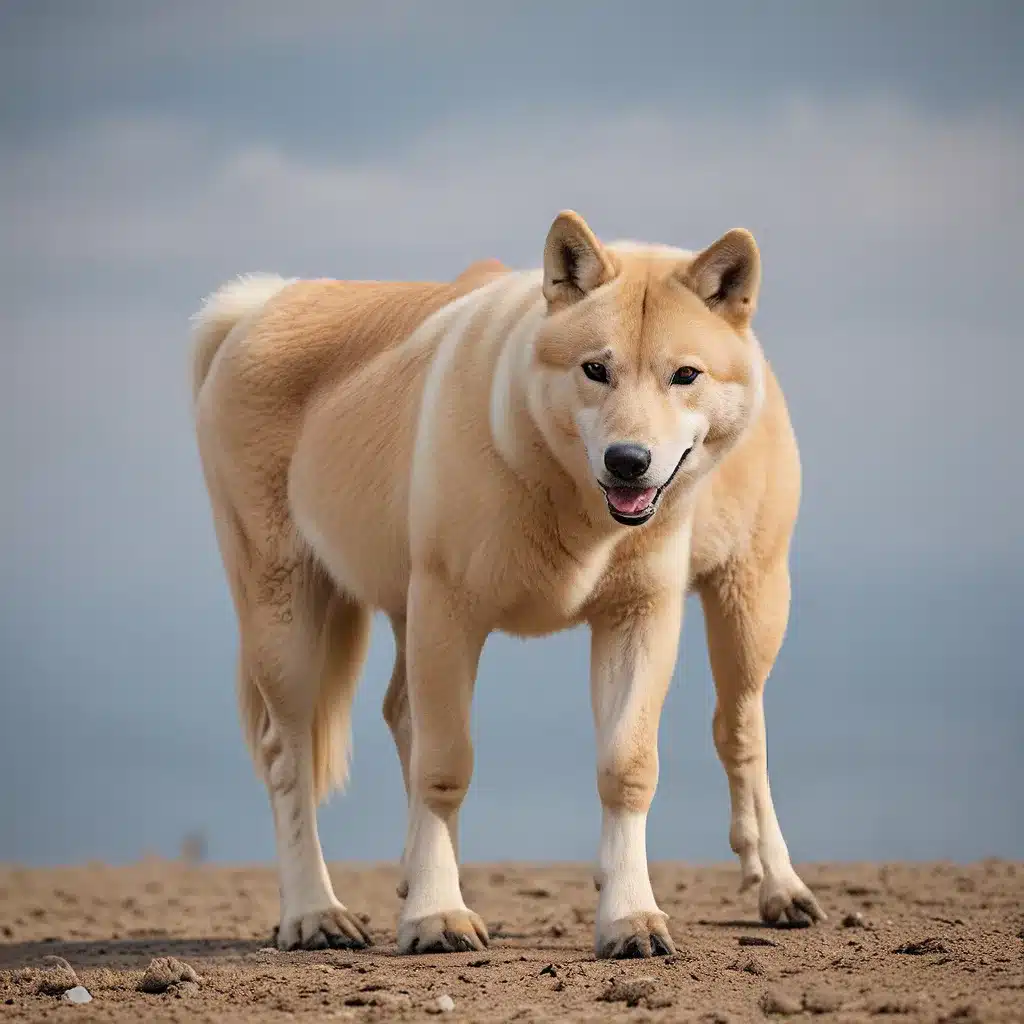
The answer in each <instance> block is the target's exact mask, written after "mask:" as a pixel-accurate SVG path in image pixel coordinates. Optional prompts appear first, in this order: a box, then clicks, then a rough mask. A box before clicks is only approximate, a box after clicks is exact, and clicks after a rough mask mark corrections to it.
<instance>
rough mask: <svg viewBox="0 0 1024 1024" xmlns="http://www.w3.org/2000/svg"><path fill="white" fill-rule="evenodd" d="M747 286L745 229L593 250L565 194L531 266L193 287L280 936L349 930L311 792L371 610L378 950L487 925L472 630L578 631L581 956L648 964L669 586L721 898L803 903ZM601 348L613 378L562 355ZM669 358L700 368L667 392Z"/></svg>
mask: <svg viewBox="0 0 1024 1024" xmlns="http://www.w3.org/2000/svg"><path fill="white" fill-rule="evenodd" d="M759 280H760V263H759V256H758V253H757V248H756V246H755V244H754V242H753V239H752V238H751V237H750V236H749V235H748V234H747V233H746V232H741V231H733V232H729V233H728V234H727V235H725V236H723V238H722V239H720V240H719V241H718V242H717V243H715V244H714V245H713V246H710V247H709V248H708V249H705V250H703V251H701V252H699V253H690V252H686V251H684V250H673V249H670V248H669V247H665V246H645V245H643V244H641V243H619V244H614V245H610V246H603V245H602V244H601V243H600V242H599V241H598V240H597V239H596V238H595V237H594V235H593V233H592V232H591V231H590V229H589V228H588V227H587V225H586V224H585V223H584V222H583V221H582V219H581V218H579V217H578V216H577V215H575V214H572V213H568V212H567V213H565V214H562V215H560V216H559V217H558V218H557V219H556V221H555V222H554V224H553V225H552V227H551V230H550V232H549V234H548V238H547V241H546V243H545V247H544V266H543V269H542V270H538V271H524V272H518V273H513V272H508V271H506V270H505V269H504V268H503V267H501V266H500V264H496V263H495V262H494V261H488V262H485V263H480V264H475V265H474V266H473V267H471V268H469V269H468V270H467V271H466V272H465V273H464V274H462V275H461V276H460V277H459V278H458V279H457V280H456V281H454V282H452V283H451V284H425V283H423V284H415V283H406V284H398V283H394V284H391V283H377V282H337V281H298V282H295V281H285V280H284V279H282V278H273V277H259V278H247V279H242V280H241V281H239V282H236V283H233V284H230V285H227V286H225V287H224V288H222V289H221V290H220V291H218V292H216V293H214V295H213V296H212V297H211V298H210V299H209V300H208V301H207V303H206V304H205V305H204V307H203V309H202V310H201V311H200V313H199V314H198V315H197V318H196V332H195V333H196V347H195V355H194V365H193V380H194V391H195V410H196V426H197V433H198V439H199V447H200V452H201V456H202V462H203V469H204V473H205V477H206V481H207V486H208V488H209V492H210V498H211V503H212V506H213V511H214V516H215V522H216V526H217V535H218V541H219V544H220V548H221V553H222V556H223V560H224V565H225V569H226V572H227V576H228V580H229V583H230V585H231V589H232V594H233V597H234V601H235V607H236V611H237V613H238V620H239V629H240V638H241V651H240V665H239V698H240V705H241V709H242V718H243V722H244V725H245V729H246V735H247V738H248V741H249V744H250V747H251V748H252V751H253V755H254V758H255V761H256V764H257V767H258V768H259V770H260V772H261V773H262V775H263V777H264V779H265V780H266V784H267V787H268V792H269V795H270V800H271V806H272V810H273V813H274V821H275V832H276V835H277V845H278V858H279V865H280V876H281V903H282V906H281V925H280V928H279V931H278V938H277V941H278V944H279V946H281V948H284V949H291V948H298V947H305V948H313V947H316V946H322V945H342V946H344V945H347V946H352V947H358V946H360V945H363V944H365V943H366V942H367V941H368V936H367V935H366V933H365V930H364V929H363V928H362V926H361V925H360V924H359V922H358V920H357V919H356V918H355V917H354V916H353V915H352V914H351V913H349V911H348V910H347V909H346V908H345V907H344V905H343V904H341V903H339V902H338V900H337V899H336V898H335V896H334V893H333V891H332V888H331V884H330V881H329V878H328V876H327V871H326V868H325V867H324V861H323V855H322V853H321V850H320V843H319V839H318V837H317V833H316V803H317V801H318V800H319V799H321V798H322V797H323V796H324V795H325V793H326V792H327V791H328V790H329V789H330V788H331V787H332V786H334V785H337V784H340V783H341V782H343V780H344V774H345V765H346V763H347V761H346V758H347V745H348V721H349V709H350V706H351V700H352V696H353V693H354V689H355V685H356V681H357V679H358V675H359V671H360V668H361V665H362V661H363V658H364V656H365V651H366V644H367V638H368V631H369V623H370V617H371V615H372V612H373V610H374V609H380V610H382V611H384V612H385V613H386V614H387V615H388V617H389V618H390V620H391V623H392V626H393V628H394V631H395V640H396V648H397V658H396V663H395V668H394V672H393V674H392V678H391V683H390V685H389V687H388V694H387V697H386V699H385V706H384V714H385V717H386V719H387V721H388V724H389V726H390V727H391V730H392V733H393V735H394V737H395V743H396V746H397V749H398V753H399V757H400V760H401V764H402V773H403V778H404V779H405V783H406V788H407V791H408V795H409V829H408V835H407V841H406V848H405V852H404V854H403V859H402V862H403V868H404V875H405V880H404V882H403V884H402V886H401V893H402V894H403V895H404V896H405V903H404V906H403V910H402V914H401V918H400V921H399V929H398V937H399V947H400V949H401V950H402V951H404V952H416V951H420V952H422V951H426V950H445V949H464V948H465V949H468V948H481V947H482V946H484V945H486V943H487V941H488V940H487V931H486V928H485V926H484V924H483V922H482V921H481V920H480V918H479V917H478V916H477V915H476V914H474V913H473V912H472V911H471V910H470V909H469V908H468V907H467V906H466V905H465V903H464V902H463V898H462V894H461V890H460V887H459V874H458V812H459V808H460V806H461V803H462V800H463V798H464V796H465V793H466V791H467V789H468V786H469V783H470V777H471V775H472V765H473V751H472V745H471V742H470V734H469V721H470V703H471V699H472V692H473V688H474V685H475V676H476V668H477V662H478V659H479V655H480V651H481V649H482V647H483V643H484V641H485V640H486V638H487V635H488V634H489V633H491V632H493V631H494V630H504V631H507V632H510V633H515V634H519V635H539V634H544V633H550V632H553V631H556V630H561V629H565V628H568V627H570V626H573V625H577V624H581V623H586V624H588V625H589V626H590V628H591V632H592V637H593V640H592V666H591V694H592V702H593V710H594V719H595V728H596V731H597V746H598V764H597V783H598V791H599V794H600V797H601V802H602V806H603V816H604V823H603V827H602V838H601V844H600V850H599V855H598V872H597V876H596V879H597V881H598V884H599V887H600V897H599V906H598V913H597V927H596V935H595V946H596V949H597V952H598V954H599V955H602V956H613V957H619V956H634V955H650V954H652V953H655V954H657V953H666V952H669V951H671V950H672V948H673V946H672V940H671V938H670V936H669V933H668V931H667V928H666V917H665V915H664V914H663V913H662V912H661V911H660V910H659V908H658V906H657V903H656V901H655V899H654V895H653V892H652V890H651V885H650V880H649V878H648V875H647V861H646V851H645V842H646V840H645V831H646V818H647V811H648V808H649V806H650V802H651V799H652V797H653V795H654V788H655V785H656V782H657V774H658V756H657V744H656V738H657V724H658V717H659V715H660V711H661V706H662V702H663V700H664V696H665V693H666V691H667V688H668V684H669V680H670V678H671V675H672V671H673V666H674V664H675V659H676V652H677V646H678V640H679V634H680V628H681V621H682V608H683V597H684V594H685V592H686V591H687V590H688V589H696V590H698V591H699V592H700V594H701V597H702V600H703V602H704V607H705V611H706V618H707V629H708V644H709V650H710V654H711V660H712V666H713V669H714V675H715V683H716V688H717V693H718V702H717V707H716V711H715V720H714V736H715V742H716V746H717V749H718V752H719V756H720V757H721V759H722V763H723V765H724V767H725V770H726V773H727V775H728V778H729V785H730V793H731V799H732V824H731V828H730V842H731V844H732V846H733V849H734V850H735V851H736V853H737V855H738V856H739V858H740V862H741V868H742V873H743V884H744V885H745V886H749V885H754V884H758V885H759V886H760V907H761V913H762V915H763V916H764V917H765V919H766V920H779V919H781V918H794V919H795V918H798V917H801V916H808V917H811V918H813V919H818V918H820V917H822V916H823V915H822V913H821V910H820V908H819V907H818V905H817V903H816V902H815V900H814V897H813V896H812V895H811V894H810V892H809V891H808V890H807V888H806V886H804V885H803V883H802V882H801V881H800V879H799V878H798V877H797V875H796V874H795V872H794V871H793V869H792V866H791V864H790V861H789V854H788V851H787V850H786V846H785V842H784V840H783V838H782V833H781V830H780V829H779V826H778V822H777V820H776V817H775V812H774V810H773V808H772V803H771V795H770V791H769V787H768V775H767V762H766V754H765V738H764V718H763V710H762V700H761V695H762V690H763V687H764V683H765V680H766V678H767V676H768V672H769V670H770V668H771V666H772V663H773V662H774V660H775V657H776V654H777V653H778V649H779V646H780V645H781V642H782V636H783V633H784V631H785V626H786V619H787V616H788V609H789V576H788V570H787V558H788V548H789V540H790V534H791V532H792V528H793V524H794V521H795V518H796V513H797V506H798V503H799V489H800V472H799V460H798V457H797V449H796V444H795V441H794V438H793V433H792V430H791V427H790V424H789V419H788V415H787V413H786V407H785V402H784V400H783V397H782V393H781V391H780V389H779V387H778V384H777V382H776V380H775V378H774V376H773V374H772V373H771V370H770V368H769V367H768V365H767V363H766V361H765V360H764V357H763V355H762V353H761V349H760V346H759V345H758V343H757V340H756V338H755V337H754V335H753V332H752V331H751V329H750V320H751V318H752V316H753V313H754V309H755V306H756V298H757V290H758V284H759ZM595 361H598V362H601V364H602V366H604V368H605V372H606V373H607V382H606V383H604V382H601V381H595V380H593V379H591V378H590V376H588V374H587V373H584V372H583V371H582V369H581V367H582V364H584V363H591V362H595ZM685 366H694V367H696V368H697V369H700V370H701V371H702V373H701V374H700V376H699V377H698V378H697V380H696V381H694V382H693V383H692V384H690V385H686V386H682V385H680V384H678V383H676V384H673V383H671V381H672V380H673V374H674V373H675V371H676V370H677V369H678V368H679V367H685ZM588 373H589V371H588ZM620 442H630V443H637V444H642V445H643V446H645V447H646V448H647V449H648V450H649V452H650V465H649V467H648V468H647V470H646V471H644V475H643V476H642V478H638V485H639V486H641V487H648V488H650V490H649V491H644V492H643V493H644V494H649V493H655V491H656V493H657V494H658V497H657V498H656V499H655V504H654V505H653V506H650V507H653V508H655V511H654V513H653V516H652V517H651V518H650V519H649V520H648V521H646V522H644V523H643V525H637V526H630V525H623V524H622V523H620V522H618V521H617V520H616V518H614V517H613V515H612V513H611V505H610V501H611V498H606V496H605V491H604V490H603V487H612V488H613V491H614V493H616V494H617V493H619V492H620V491H621V490H622V488H621V486H620V484H621V481H617V480H616V479H615V478H614V477H613V476H611V475H610V474H611V470H610V468H609V466H608V465H606V462H605V456H606V451H607V448H608V446H609V445H612V444H615V443H620ZM616 488H618V489H617V490H615V489H616ZM637 493H639V492H637ZM644 500H647V499H644ZM648 511H649V508H648Z"/></svg>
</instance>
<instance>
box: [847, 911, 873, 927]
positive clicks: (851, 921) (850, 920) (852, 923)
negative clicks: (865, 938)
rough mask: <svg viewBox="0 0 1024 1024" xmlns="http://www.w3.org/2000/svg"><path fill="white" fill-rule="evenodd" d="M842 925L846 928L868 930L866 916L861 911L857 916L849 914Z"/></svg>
mask: <svg viewBox="0 0 1024 1024" xmlns="http://www.w3.org/2000/svg"><path fill="white" fill-rule="evenodd" d="M842 923H843V927H844V928H867V926H868V925H867V922H866V921H865V920H864V915H863V914H862V913H861V912H860V911H859V910H858V911H857V913H855V914H847V915H846V917H844V918H843V922H842Z"/></svg>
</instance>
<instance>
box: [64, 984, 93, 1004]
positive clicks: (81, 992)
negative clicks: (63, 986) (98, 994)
mask: <svg viewBox="0 0 1024 1024" xmlns="http://www.w3.org/2000/svg"><path fill="white" fill-rule="evenodd" d="M60 998H61V1002H63V1003H91V1002H92V996H91V995H89V990H88V989H87V988H85V987H84V986H82V985H76V986H75V987H74V988H69V989H68V990H67V992H65V993H64V994H63V995H62V996H61V997H60Z"/></svg>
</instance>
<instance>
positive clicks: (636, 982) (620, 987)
mask: <svg viewBox="0 0 1024 1024" xmlns="http://www.w3.org/2000/svg"><path fill="white" fill-rule="evenodd" d="M655 988H656V985H655V981H654V979H653V978H616V979H615V980H614V981H611V982H609V984H608V988H606V989H605V990H604V992H602V993H601V995H599V996H598V997H597V998H598V1000H599V1001H600V1002H602V1003H625V1004H626V1005H627V1006H639V1005H640V1003H641V1002H643V1003H644V1004H645V1005H646V1006H647V1007H648V1009H650V1008H652V1007H653V1006H655V1005H657V1006H665V1005H670V1004H667V1003H662V1002H658V1001H657V1000H655V1001H654V1002H653V1003H652V1001H651V1000H652V999H654V991H655Z"/></svg>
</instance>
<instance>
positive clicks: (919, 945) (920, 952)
mask: <svg viewBox="0 0 1024 1024" xmlns="http://www.w3.org/2000/svg"><path fill="white" fill-rule="evenodd" d="M893 952H894V953H907V954H909V955H910V956H925V955H926V954H928V953H948V952H949V950H948V949H947V948H946V947H945V945H944V944H943V943H942V941H941V940H940V939H921V940H920V941H919V942H904V943H903V945H902V946H897V947H896V948H895V949H894V950H893Z"/></svg>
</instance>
